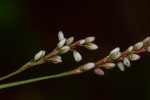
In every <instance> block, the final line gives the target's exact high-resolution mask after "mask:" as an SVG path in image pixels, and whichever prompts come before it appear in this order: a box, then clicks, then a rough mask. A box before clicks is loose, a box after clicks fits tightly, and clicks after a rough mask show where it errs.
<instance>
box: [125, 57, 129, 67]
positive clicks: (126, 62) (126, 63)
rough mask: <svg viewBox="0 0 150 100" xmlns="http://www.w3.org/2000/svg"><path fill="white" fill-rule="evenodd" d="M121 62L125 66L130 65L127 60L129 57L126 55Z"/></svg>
mask: <svg viewBox="0 0 150 100" xmlns="http://www.w3.org/2000/svg"><path fill="white" fill-rule="evenodd" d="M123 64H124V65H126V66H127V67H130V66H131V65H130V61H129V59H128V58H127V57H124V59H123Z"/></svg>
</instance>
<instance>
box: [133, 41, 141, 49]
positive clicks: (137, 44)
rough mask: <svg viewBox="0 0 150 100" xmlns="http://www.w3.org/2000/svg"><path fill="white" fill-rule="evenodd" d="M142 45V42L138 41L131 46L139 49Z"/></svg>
mask: <svg viewBox="0 0 150 100" xmlns="http://www.w3.org/2000/svg"><path fill="white" fill-rule="evenodd" d="M142 47H143V42H138V43H136V44H135V45H134V46H133V49H134V50H139V49H141V48H142Z"/></svg>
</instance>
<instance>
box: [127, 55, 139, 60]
mask: <svg viewBox="0 0 150 100" xmlns="http://www.w3.org/2000/svg"><path fill="white" fill-rule="evenodd" d="M129 59H130V60H133V61H134V60H139V59H140V56H139V55H137V54H130V55H129Z"/></svg>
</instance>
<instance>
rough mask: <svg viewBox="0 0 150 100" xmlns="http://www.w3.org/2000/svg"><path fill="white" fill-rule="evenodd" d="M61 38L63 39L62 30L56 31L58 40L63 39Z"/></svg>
mask: <svg viewBox="0 0 150 100" xmlns="http://www.w3.org/2000/svg"><path fill="white" fill-rule="evenodd" d="M63 39H64V34H63V32H62V31H60V32H59V33H58V40H59V41H61V40H63Z"/></svg>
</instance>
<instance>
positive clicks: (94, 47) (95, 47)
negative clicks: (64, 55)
mask: <svg viewBox="0 0 150 100" xmlns="http://www.w3.org/2000/svg"><path fill="white" fill-rule="evenodd" d="M85 47H86V48H87V49H89V50H96V49H98V46H97V45H96V44H94V43H87V44H86V45H85Z"/></svg>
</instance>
